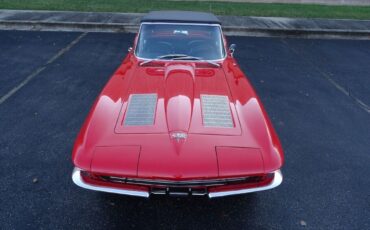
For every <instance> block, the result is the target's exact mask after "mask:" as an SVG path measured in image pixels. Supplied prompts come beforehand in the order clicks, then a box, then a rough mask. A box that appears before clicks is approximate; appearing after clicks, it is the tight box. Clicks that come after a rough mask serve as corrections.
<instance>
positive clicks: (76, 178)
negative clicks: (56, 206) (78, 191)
mask: <svg viewBox="0 0 370 230" xmlns="http://www.w3.org/2000/svg"><path fill="white" fill-rule="evenodd" d="M72 180H73V182H74V183H75V184H76V185H78V186H80V187H81V188H85V189H90V190H94V191H99V192H108V193H116V194H121V195H129V196H139V197H146V198H148V197H149V193H148V192H143V191H134V190H126V189H118V188H111V187H106V186H99V185H92V184H87V183H86V182H85V181H84V180H83V179H82V177H81V169H79V168H74V170H73V173H72Z"/></svg>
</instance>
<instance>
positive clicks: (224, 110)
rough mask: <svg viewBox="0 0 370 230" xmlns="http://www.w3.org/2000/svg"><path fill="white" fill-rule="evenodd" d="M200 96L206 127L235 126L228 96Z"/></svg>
mask: <svg viewBox="0 0 370 230" xmlns="http://www.w3.org/2000/svg"><path fill="white" fill-rule="evenodd" d="M200 97H201V101H202V115H203V124H204V126H205V127H222V128H232V127H234V124H233V120H232V117H231V112H230V105H229V98H228V97H227V96H221V95H201V96H200Z"/></svg>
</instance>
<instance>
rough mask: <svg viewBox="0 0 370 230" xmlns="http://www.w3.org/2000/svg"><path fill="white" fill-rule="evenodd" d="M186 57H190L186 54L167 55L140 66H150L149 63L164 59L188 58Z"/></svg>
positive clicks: (147, 61)
mask: <svg viewBox="0 0 370 230" xmlns="http://www.w3.org/2000/svg"><path fill="white" fill-rule="evenodd" d="M186 56H188V55H185V54H166V55H162V56H158V57H156V58H154V59H149V60H146V61H143V62H141V63H140V66H142V65H145V64H148V63H149V62H152V61H157V60H163V59H174V58H181V57H186Z"/></svg>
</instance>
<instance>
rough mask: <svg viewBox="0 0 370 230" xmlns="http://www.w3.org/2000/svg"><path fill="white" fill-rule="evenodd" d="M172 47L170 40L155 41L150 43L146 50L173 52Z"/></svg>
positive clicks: (151, 51) (150, 51) (164, 52)
mask: <svg viewBox="0 0 370 230" xmlns="http://www.w3.org/2000/svg"><path fill="white" fill-rule="evenodd" d="M173 51H174V47H173V45H172V44H171V43H170V42H165V41H156V42H153V43H151V44H150V46H149V47H148V50H147V52H149V53H159V54H163V55H165V54H170V53H173Z"/></svg>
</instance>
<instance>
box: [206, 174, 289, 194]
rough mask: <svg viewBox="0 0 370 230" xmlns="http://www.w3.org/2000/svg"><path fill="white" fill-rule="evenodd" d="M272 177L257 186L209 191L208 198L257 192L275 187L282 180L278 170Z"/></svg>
mask: <svg viewBox="0 0 370 230" xmlns="http://www.w3.org/2000/svg"><path fill="white" fill-rule="evenodd" d="M274 174H275V175H274V179H273V181H272V182H271V183H270V184H269V185H266V186H262V187H257V188H247V189H241V190H231V191H224V192H210V193H209V194H208V197H209V198H215V197H223V196H231V195H238V194H244V193H251V192H258V191H263V190H268V189H272V188H275V187H277V186H279V185H280V184H281V182H283V175H282V173H281V171H280V169H279V170H276V171H275V172H274Z"/></svg>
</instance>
